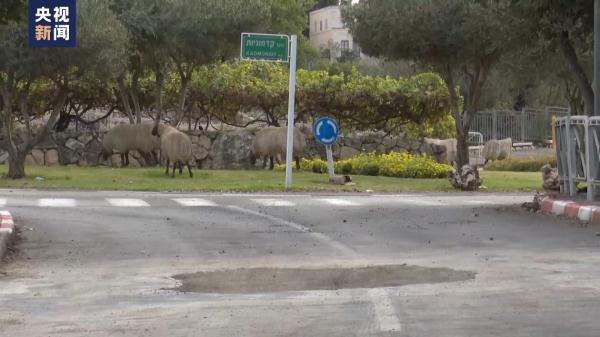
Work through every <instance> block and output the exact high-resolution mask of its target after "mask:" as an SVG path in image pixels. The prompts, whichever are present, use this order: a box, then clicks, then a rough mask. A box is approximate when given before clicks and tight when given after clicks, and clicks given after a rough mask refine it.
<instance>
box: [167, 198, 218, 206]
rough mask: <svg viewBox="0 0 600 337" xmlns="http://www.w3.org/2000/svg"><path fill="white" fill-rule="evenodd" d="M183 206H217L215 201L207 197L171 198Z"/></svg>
mask: <svg viewBox="0 0 600 337" xmlns="http://www.w3.org/2000/svg"><path fill="white" fill-rule="evenodd" d="M171 200H173V201H175V202H177V203H178V204H180V205H181V206H185V207H209V206H217V204H215V203H214V202H212V201H210V200H206V199H199V198H173V199H171Z"/></svg>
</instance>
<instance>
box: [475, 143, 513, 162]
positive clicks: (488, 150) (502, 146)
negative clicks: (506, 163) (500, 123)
mask: <svg viewBox="0 0 600 337" xmlns="http://www.w3.org/2000/svg"><path fill="white" fill-rule="evenodd" d="M482 154H483V158H484V159H485V164H487V162H488V161H490V160H504V159H510V155H511V154H512V139H511V138H505V139H501V140H496V139H491V140H488V141H487V142H486V143H485V145H484V146H483V151H482Z"/></svg>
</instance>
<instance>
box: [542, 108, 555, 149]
mask: <svg viewBox="0 0 600 337" xmlns="http://www.w3.org/2000/svg"><path fill="white" fill-rule="evenodd" d="M544 116H545V118H546V123H548V121H550V123H551V124H552V125H553V126H552V130H554V117H553V116H550V110H549V109H548V107H547V106H546V107H545V108H544ZM544 137H545V138H546V139H544V140H547V139H548V135H547V134H544ZM552 142H553V143H554V131H553V132H552Z"/></svg>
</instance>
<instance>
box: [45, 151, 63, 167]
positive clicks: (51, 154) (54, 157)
mask: <svg viewBox="0 0 600 337" xmlns="http://www.w3.org/2000/svg"><path fill="white" fill-rule="evenodd" d="M44 162H45V163H46V166H55V165H58V164H60V162H59V160H58V151H56V149H49V150H47V151H46V155H45V161H44Z"/></svg>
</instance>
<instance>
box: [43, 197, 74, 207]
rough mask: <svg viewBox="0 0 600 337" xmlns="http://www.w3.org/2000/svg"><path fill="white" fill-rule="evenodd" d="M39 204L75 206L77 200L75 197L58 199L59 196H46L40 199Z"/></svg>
mask: <svg viewBox="0 0 600 337" xmlns="http://www.w3.org/2000/svg"><path fill="white" fill-rule="evenodd" d="M38 206H40V207H75V206H77V202H76V201H75V199H58V198H56V199H55V198H52V199H50V198H47V199H46V198H44V199H40V200H38Z"/></svg>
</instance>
